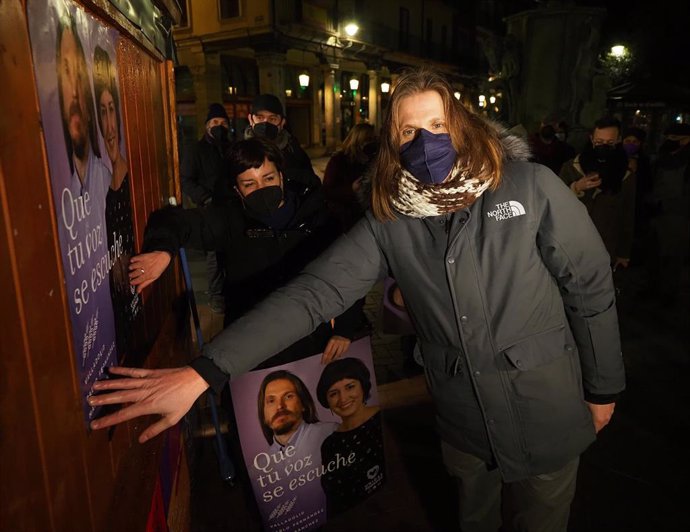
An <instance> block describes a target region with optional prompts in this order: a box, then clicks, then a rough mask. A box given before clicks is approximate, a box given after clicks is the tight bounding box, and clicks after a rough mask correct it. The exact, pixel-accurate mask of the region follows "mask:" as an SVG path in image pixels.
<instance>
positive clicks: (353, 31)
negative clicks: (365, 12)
mask: <svg viewBox="0 0 690 532" xmlns="http://www.w3.org/2000/svg"><path fill="white" fill-rule="evenodd" d="M344 29H345V33H346V34H347V36H348V37H354V36H355V35H357V32H358V31H359V26H358V25H357V24H355V23H354V22H350V23H349V24H347V25H346V26H345V28H344Z"/></svg>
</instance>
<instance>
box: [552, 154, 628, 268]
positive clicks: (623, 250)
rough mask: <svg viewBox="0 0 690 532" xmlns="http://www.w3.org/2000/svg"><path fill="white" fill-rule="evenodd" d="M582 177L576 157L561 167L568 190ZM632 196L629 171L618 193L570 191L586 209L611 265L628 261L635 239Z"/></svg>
mask: <svg viewBox="0 0 690 532" xmlns="http://www.w3.org/2000/svg"><path fill="white" fill-rule="evenodd" d="M585 173H586V172H585V170H583V168H582V165H581V163H580V155H578V156H577V157H575V158H574V159H572V160H571V161H568V162H567V163H565V164H564V165H563V168H562V169H561V173H560V177H561V179H563V182H564V183H565V184H566V185H568V186H569V187H571V190H572V184H573V183H574V182H575V181H577V180H578V179H580V178H581V177H584V175H585ZM635 193H636V176H635V174H633V173H632V172H630V171H627V172H625V175H624V176H623V181H622V183H621V185H620V190H618V191H616V192H604V191H602V190H601V189H599V188H592V189H589V190H585V191H583V192H580V193H579V194H577V193H576V192H575V191H574V190H573V194H576V196H577V197H578V199H579V200H580V201H581V202H582V203H583V204H584V205H585V207H587V212H588V213H589V216H590V217H591V218H592V221H593V222H594V225H595V226H596V228H597V230H598V231H599V234H600V235H601V238H602V239H603V241H604V245H605V246H606V249H607V250H608V252H609V256H610V258H611V261H614V260H615V259H616V258H622V259H629V258H630V255H631V253H632V245H633V238H634V236H635Z"/></svg>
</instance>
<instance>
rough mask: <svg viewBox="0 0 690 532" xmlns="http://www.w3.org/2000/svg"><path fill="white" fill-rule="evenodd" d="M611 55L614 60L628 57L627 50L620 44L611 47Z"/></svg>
mask: <svg viewBox="0 0 690 532" xmlns="http://www.w3.org/2000/svg"><path fill="white" fill-rule="evenodd" d="M611 55H612V56H613V57H616V58H619V59H620V58H622V57H625V56H626V55H628V49H627V48H626V47H625V46H623V45H622V44H617V45H616V46H612V47H611Z"/></svg>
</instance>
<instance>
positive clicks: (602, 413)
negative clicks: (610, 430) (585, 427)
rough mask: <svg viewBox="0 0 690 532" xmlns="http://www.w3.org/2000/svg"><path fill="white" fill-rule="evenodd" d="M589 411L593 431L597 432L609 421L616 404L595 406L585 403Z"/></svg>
mask: <svg viewBox="0 0 690 532" xmlns="http://www.w3.org/2000/svg"><path fill="white" fill-rule="evenodd" d="M587 406H588V407H589V411H590V412H591V413H592V421H593V422H594V430H596V431H597V432H599V431H600V430H601V429H603V428H604V427H605V426H606V425H608V424H609V421H611V416H613V410H614V409H615V408H616V403H610V404H608V405H595V404H594V403H587Z"/></svg>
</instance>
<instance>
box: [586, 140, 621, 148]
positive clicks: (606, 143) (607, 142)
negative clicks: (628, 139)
mask: <svg viewBox="0 0 690 532" xmlns="http://www.w3.org/2000/svg"><path fill="white" fill-rule="evenodd" d="M592 144H594V145H595V146H609V147H610V148H613V147H614V146H615V145H616V141H615V140H602V139H594V140H593V141H592Z"/></svg>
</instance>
